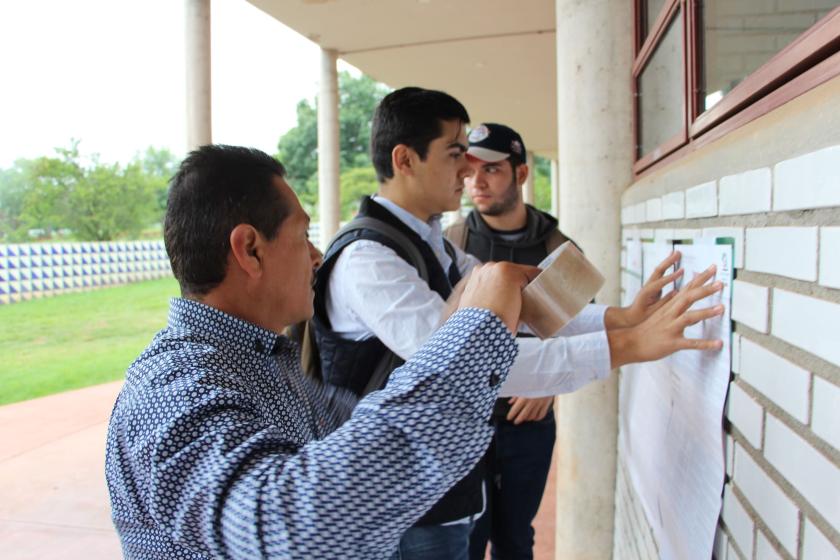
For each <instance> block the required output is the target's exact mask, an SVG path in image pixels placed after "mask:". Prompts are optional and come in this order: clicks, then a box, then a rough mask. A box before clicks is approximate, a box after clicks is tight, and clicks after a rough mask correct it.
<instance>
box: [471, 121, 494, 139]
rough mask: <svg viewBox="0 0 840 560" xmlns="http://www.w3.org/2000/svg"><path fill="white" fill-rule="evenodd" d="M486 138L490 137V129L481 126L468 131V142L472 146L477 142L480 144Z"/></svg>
mask: <svg viewBox="0 0 840 560" xmlns="http://www.w3.org/2000/svg"><path fill="white" fill-rule="evenodd" d="M488 136H490V129H488V128H487V127H486V126H484V125H483V124H481V125H478V126H477V127H475V128H474V129H472V130H471V131H470V136H469V141H470V142H471V143H473V144H476V143H478V142H481V141H482V140H484V139H485V138H487V137H488Z"/></svg>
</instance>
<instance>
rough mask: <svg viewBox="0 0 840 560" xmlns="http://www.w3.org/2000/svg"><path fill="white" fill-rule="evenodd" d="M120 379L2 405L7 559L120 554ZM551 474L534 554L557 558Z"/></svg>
mask: <svg viewBox="0 0 840 560" xmlns="http://www.w3.org/2000/svg"><path fill="white" fill-rule="evenodd" d="M121 384H122V383H121V382H115V383H108V384H105V385H98V386H95V387H88V388H86V389H80V390H77V391H69V392H66V393H62V394H59V395H52V396H49V397H44V398H40V399H34V400H31V401H26V402H22V403H16V404H11V405H7V406H2V407H0V442H2V445H0V551H2V553H1V554H0V555H2V557H3V558H4V560H43V559H46V558H62V559H63V560H74V559H77V558H78V559H84V560H97V559H112V558H119V557H120V556H121V552H120V546H119V540H118V539H117V536H116V533H115V532H114V529H113V525H112V524H111V518H110V508H109V506H108V491H107V488H106V486H105V475H104V470H105V434H106V430H107V424H108V417H109V415H110V413H111V408H112V406H113V404H114V400H115V399H116V396H117V393H118V392H119V389H120V386H121ZM554 478H555V477H554V472H553V469H552V473H551V475H550V476H549V486H548V488H546V492H545V497H544V499H543V503H542V506H541V508H540V513H539V514H538V516H537V519H536V521H535V524H534V526H535V528H536V532H537V536H536V547H535V558H536V559H537V560H553V558H554V511H555V500H554V484H553V480H554Z"/></svg>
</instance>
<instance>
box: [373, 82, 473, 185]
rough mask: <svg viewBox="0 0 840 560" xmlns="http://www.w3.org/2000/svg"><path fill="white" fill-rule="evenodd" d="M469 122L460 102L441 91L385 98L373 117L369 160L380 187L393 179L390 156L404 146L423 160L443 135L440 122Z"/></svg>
mask: <svg viewBox="0 0 840 560" xmlns="http://www.w3.org/2000/svg"><path fill="white" fill-rule="evenodd" d="M455 120H457V121H461V122H463V123H465V124H466V123H468V122H470V116H469V114H468V113H467V110H466V109H465V108H464V106H463V105H462V104H461V102H460V101H458V100H457V99H455V98H454V97H452V96H451V95H449V94H448V93H444V92H442V91H435V90H431V89H423V88H419V87H405V88H402V89H398V90H396V91H393V92H391V93H389V94H388V95H386V96H385V97H384V98H383V99H382V101H381V102H380V103H379V106H378V107H377V108H376V112H375V113H374V115H373V124H372V125H371V130H370V158H371V160H372V161H373V168H374V169H375V170H376V178H377V179H378V180H379V182H380V183H384V182H385V181H386V180H388V179H391V178H393V176H394V167H393V166H392V165H391V152H392V151H393V150H394V147H395V146H397V145H399V144H405V145H406V146H408V147H410V148H411V149H413V150H414V151H415V152H417V154H418V155H419V156H420V159H423V160H425V159H426V154H427V153H428V150H429V143H431V141H432V140H434V139H435V138H438V137H439V136H440V135H441V134H442V133H443V126H442V122H443V121H455Z"/></svg>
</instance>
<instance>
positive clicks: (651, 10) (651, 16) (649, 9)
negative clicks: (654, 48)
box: [642, 0, 665, 40]
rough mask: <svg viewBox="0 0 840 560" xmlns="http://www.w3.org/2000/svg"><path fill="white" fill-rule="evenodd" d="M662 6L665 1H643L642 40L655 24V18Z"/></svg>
mask: <svg viewBox="0 0 840 560" xmlns="http://www.w3.org/2000/svg"><path fill="white" fill-rule="evenodd" d="M664 5H665V0H644V6H645V9H644V30H643V32H642V40H644V38H645V37H647V35H648V33H650V30H651V29H653V24H654V23H655V22H656V18H657V16H658V15H659V12H661V11H662V6H664Z"/></svg>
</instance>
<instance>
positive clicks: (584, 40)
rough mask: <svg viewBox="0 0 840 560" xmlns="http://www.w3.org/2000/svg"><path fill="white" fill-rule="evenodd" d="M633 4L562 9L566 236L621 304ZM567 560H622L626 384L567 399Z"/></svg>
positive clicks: (562, 408)
mask: <svg viewBox="0 0 840 560" xmlns="http://www.w3.org/2000/svg"><path fill="white" fill-rule="evenodd" d="M632 7H633V2H616V1H615V0H555V8H556V17H557V85H558V88H557V108H558V111H557V118H558V144H557V152H558V168H559V179H560V180H559V183H560V185H562V188H561V189H560V197H559V205H560V227H561V228H563V231H564V232H565V233H566V234H568V235H569V236H570V237H572V238H573V239H575V241H577V242H578V243H580V245H581V247H582V248H583V250H584V251H585V252H586V256H587V257H588V258H589V259H591V260H592V262H593V263H594V264H595V265H596V266H597V267H598V269H600V270H601V272H602V273H603V274H604V276H605V277H606V284H605V286H604V288H603V289H602V290H601V292H600V293H599V294H598V297H597V301H598V302H599V303H607V304H611V305H615V304H618V303H619V289H620V283H619V258H620V235H621V233H620V232H621V224H620V208H621V202H620V197H621V193H622V191H623V190H624V189H625V188H626V187H627V186H629V185H630V183H631V182H632V179H633V175H632V165H633V137H632V120H631V119H632V114H633V111H632V94H631V89H630V86H631V81H630V80H631V66H632V62H633V60H632V54H633V13H632V10H633V8H632ZM556 411H557V466H558V481H557V488H558V491H557V539H556V542H557V550H556V552H557V554H556V557H557V558H558V560H561V559H566V558H574V559H576V560H588V559H608V558H611V557H612V543H613V534H612V533H613V517H614V499H613V496H614V492H615V469H616V457H617V449H616V446H617V434H618V382H617V376H616V375H615V374H613V375H612V376H611V377H610V378H609V379H608V380H606V381H603V382H598V383H593V384H591V385H589V386H588V387H586V388H584V389H583V390H581V391H578V392H577V393H574V394H571V395H563V396H560V397H559V398H558V399H557V407H556Z"/></svg>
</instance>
